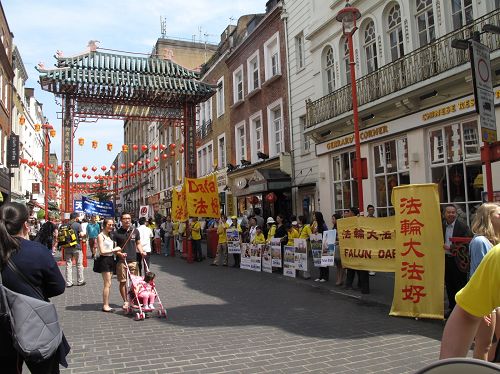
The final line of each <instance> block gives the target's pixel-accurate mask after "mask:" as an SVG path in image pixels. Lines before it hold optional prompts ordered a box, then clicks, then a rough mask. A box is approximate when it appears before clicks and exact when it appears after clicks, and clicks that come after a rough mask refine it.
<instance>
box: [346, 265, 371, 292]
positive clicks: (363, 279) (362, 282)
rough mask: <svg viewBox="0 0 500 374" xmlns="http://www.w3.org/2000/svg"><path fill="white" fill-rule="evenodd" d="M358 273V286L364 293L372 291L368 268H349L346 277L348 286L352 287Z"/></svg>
mask: <svg viewBox="0 0 500 374" xmlns="http://www.w3.org/2000/svg"><path fill="white" fill-rule="evenodd" d="M356 274H358V287H359V288H361V292H362V293H369V292H370V276H369V275H368V271H366V270H353V269H347V275H346V279H345V285H346V287H352V284H353V283H354V276H355V275H356Z"/></svg>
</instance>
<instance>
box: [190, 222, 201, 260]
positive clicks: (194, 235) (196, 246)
mask: <svg viewBox="0 0 500 374" xmlns="http://www.w3.org/2000/svg"><path fill="white" fill-rule="evenodd" d="M191 239H192V241H193V252H194V261H198V262H201V261H202V260H203V254H202V252H201V224H200V222H199V221H198V217H193V218H191Z"/></svg>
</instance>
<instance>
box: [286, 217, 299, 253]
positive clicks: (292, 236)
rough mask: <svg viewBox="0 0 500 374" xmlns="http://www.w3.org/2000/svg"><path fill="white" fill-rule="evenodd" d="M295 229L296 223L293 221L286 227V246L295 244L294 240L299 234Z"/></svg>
mask: <svg viewBox="0 0 500 374" xmlns="http://www.w3.org/2000/svg"><path fill="white" fill-rule="evenodd" d="M295 227H297V221H293V222H292V224H291V225H290V226H289V227H287V231H288V242H287V243H286V245H289V246H292V247H293V245H294V244H295V242H294V239H298V238H299V232H298V231H297V230H296V229H295Z"/></svg>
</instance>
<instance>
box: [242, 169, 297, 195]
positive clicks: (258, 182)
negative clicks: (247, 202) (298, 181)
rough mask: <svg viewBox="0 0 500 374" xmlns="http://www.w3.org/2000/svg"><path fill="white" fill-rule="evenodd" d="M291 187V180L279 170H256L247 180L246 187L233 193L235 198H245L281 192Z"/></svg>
mask: <svg viewBox="0 0 500 374" xmlns="http://www.w3.org/2000/svg"><path fill="white" fill-rule="evenodd" d="M291 187H292V178H291V177H290V175H288V174H287V173H285V172H283V171H281V170H280V169H258V170H255V171H254V173H253V175H252V177H251V178H250V179H249V180H248V185H247V187H246V188H243V189H241V190H239V191H236V192H235V196H245V195H249V194H252V193H257V192H267V191H275V190H283V189H287V188H291Z"/></svg>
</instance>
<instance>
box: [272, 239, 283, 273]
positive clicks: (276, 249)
mask: <svg viewBox="0 0 500 374" xmlns="http://www.w3.org/2000/svg"><path fill="white" fill-rule="evenodd" d="M270 246H271V265H272V266H273V267H277V268H280V267H281V266H282V265H281V239H279V238H276V239H274V238H273V239H271V243H270Z"/></svg>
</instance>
